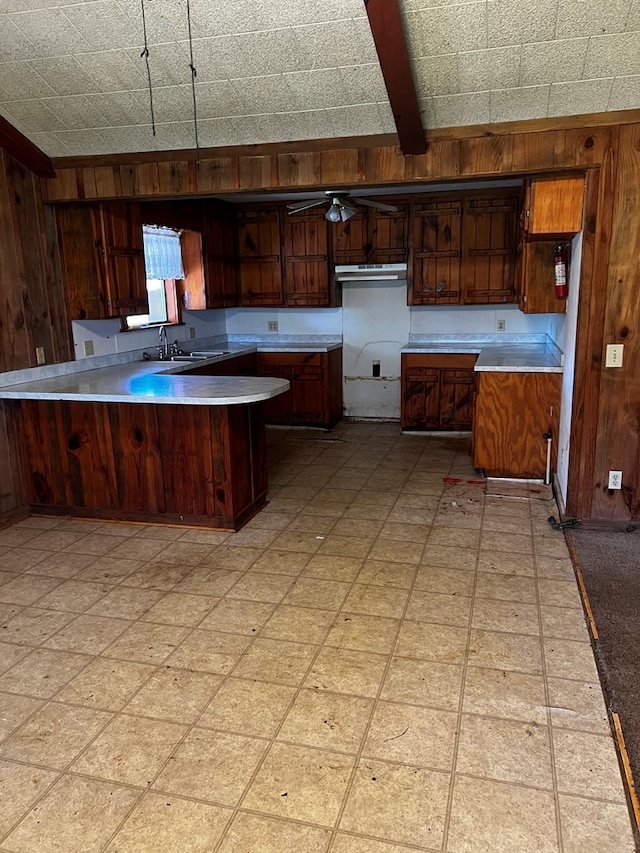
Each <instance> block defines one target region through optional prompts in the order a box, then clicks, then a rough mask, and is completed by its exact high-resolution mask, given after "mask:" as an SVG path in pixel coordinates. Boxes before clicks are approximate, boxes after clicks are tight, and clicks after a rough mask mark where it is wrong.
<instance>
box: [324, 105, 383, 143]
mask: <svg viewBox="0 0 640 853" xmlns="http://www.w3.org/2000/svg"><path fill="white" fill-rule="evenodd" d="M327 113H329V115H330V118H331V122H332V124H333V129H334V135H335V136H369V135H370V134H376V133H394V132H395V129H396V128H395V124H394V123H393V119H390V121H389V120H385V118H384V116H383V115H382V114H381V112H380V109H379V106H378V104H355V105H353V106H350V107H338V108H336V109H331V110H327Z"/></svg>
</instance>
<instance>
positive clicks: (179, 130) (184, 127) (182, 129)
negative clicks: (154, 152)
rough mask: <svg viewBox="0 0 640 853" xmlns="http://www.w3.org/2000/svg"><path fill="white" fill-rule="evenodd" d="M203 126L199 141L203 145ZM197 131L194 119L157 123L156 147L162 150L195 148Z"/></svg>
mask: <svg viewBox="0 0 640 853" xmlns="http://www.w3.org/2000/svg"><path fill="white" fill-rule="evenodd" d="M201 137H202V133H201V128H200V127H199V128H198V142H199V145H200V147H203V141H202V138H201ZM195 145H196V133H195V127H194V124H193V121H174V122H167V123H160V124H156V137H155V147H156V149H158V150H160V151H164V150H172V149H176V148H195Z"/></svg>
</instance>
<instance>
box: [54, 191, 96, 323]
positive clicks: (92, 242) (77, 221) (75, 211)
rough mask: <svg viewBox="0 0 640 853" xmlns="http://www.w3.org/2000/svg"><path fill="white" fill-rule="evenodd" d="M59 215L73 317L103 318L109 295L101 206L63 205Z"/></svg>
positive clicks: (69, 310)
mask: <svg viewBox="0 0 640 853" xmlns="http://www.w3.org/2000/svg"><path fill="white" fill-rule="evenodd" d="M55 216H56V226H57V229H58V245H59V249H60V265H61V269H62V282H63V287H64V295H65V302H66V307H67V313H68V316H69V319H70V320H102V319H104V318H105V317H106V316H107V294H106V290H105V288H106V282H105V274H104V263H103V255H102V250H101V246H100V242H99V234H100V206H99V205H97V204H92V205H79V204H72V205H64V206H62V205H59V206H57V207H56V209H55Z"/></svg>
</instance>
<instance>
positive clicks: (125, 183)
mask: <svg viewBox="0 0 640 853" xmlns="http://www.w3.org/2000/svg"><path fill="white" fill-rule="evenodd" d="M116 186H117V188H118V198H135V195H136V167H135V165H131V164H125V163H123V164H121V165H120V166H118V168H117V170H116Z"/></svg>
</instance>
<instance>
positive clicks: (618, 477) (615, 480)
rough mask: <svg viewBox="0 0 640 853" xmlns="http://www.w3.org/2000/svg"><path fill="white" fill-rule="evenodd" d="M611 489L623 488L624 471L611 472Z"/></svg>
mask: <svg viewBox="0 0 640 853" xmlns="http://www.w3.org/2000/svg"><path fill="white" fill-rule="evenodd" d="M609 488H610V489H621V488H622V471H609Z"/></svg>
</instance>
